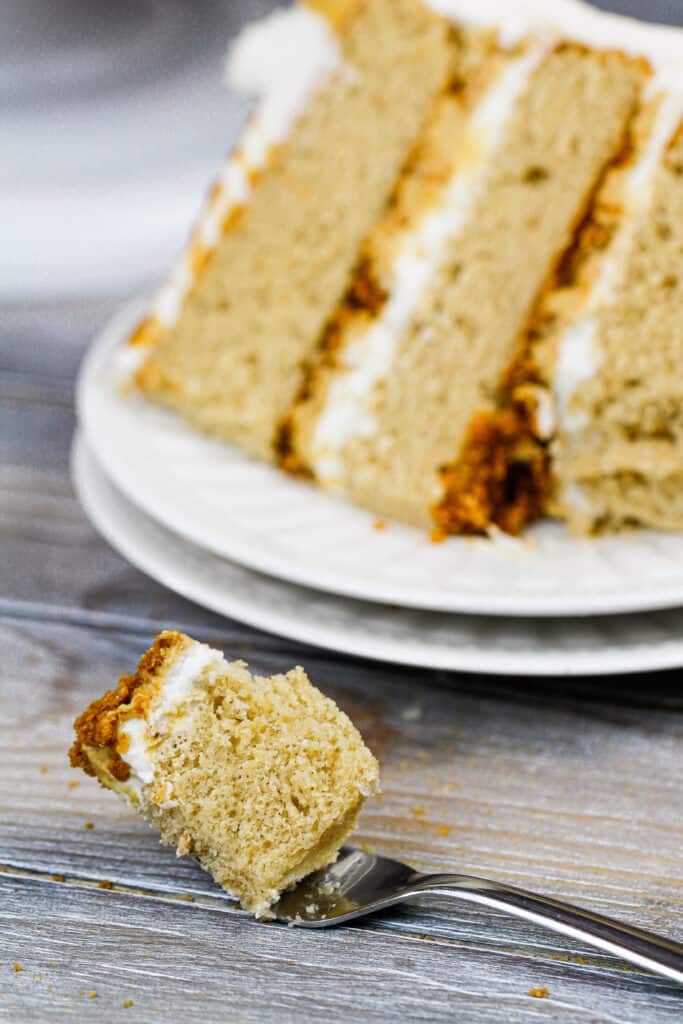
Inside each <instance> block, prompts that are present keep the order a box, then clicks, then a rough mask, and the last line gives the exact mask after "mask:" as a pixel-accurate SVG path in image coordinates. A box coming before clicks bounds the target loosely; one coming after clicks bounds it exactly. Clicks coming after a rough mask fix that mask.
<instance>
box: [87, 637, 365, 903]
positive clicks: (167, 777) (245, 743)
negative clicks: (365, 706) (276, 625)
mask: <svg viewBox="0 0 683 1024" xmlns="http://www.w3.org/2000/svg"><path fill="white" fill-rule="evenodd" d="M75 730H76V741H75V743H74V745H73V747H72V748H71V763H72V764H73V765H74V766H76V767H81V768H83V769H84V770H85V771H86V772H87V773H88V774H89V775H94V776H96V777H97V778H98V779H99V781H100V782H101V783H102V785H103V786H105V787H106V788H108V789H112V790H114V792H116V793H117V794H118V795H119V796H121V797H123V798H124V799H125V800H126V801H127V802H128V803H129V804H131V805H132V806H133V807H134V808H135V809H136V810H138V811H139V812H140V813H141V814H143V815H144V817H145V818H146V819H147V820H148V821H149V823H150V824H151V825H152V826H153V827H154V828H156V829H158V831H159V833H160V835H161V841H162V842H163V843H166V844H170V845H173V846H176V848H177V851H178V855H181V854H191V855H192V856H194V857H196V858H197V859H198V860H199V861H200V863H201V864H202V865H203V867H204V868H206V870H207V871H209V872H210V873H211V875H212V876H213V877H214V878H215V880H216V881H217V882H218V883H219V884H220V885H222V886H223V887H224V888H225V889H227V890H228V892H230V893H231V894H233V895H235V896H237V897H238V898H239V900H240V901H241V903H242V904H243V906H244V907H246V908H247V909H249V910H251V911H253V912H254V913H255V914H257V915H258V916H267V915H268V907H269V906H270V905H271V904H272V903H273V902H274V901H275V900H276V899H277V897H278V895H279V893H280V892H281V891H282V890H283V889H286V888H287V887H289V886H291V885H293V884H294V883H295V882H296V881H298V880H299V879H300V878H302V877H304V876H305V875H307V874H308V873H309V872H311V871H314V870H316V869H318V868H321V867H324V866H325V865H327V864H329V863H331V862H332V861H333V860H334V859H335V858H336V856H337V853H338V851H339V848H340V847H341V845H342V843H343V842H344V840H345V839H346V837H347V836H348V835H349V833H350V832H351V831H352V829H353V828H354V826H355V823H356V819H357V817H358V813H359V811H360V809H361V807H362V804H363V802H364V800H365V798H366V796H368V795H369V794H371V793H373V792H375V791H376V790H377V788H378V783H379V768H378V765H377V762H376V760H375V758H374V757H373V756H372V754H371V753H370V751H369V750H368V749H367V747H366V746H365V744H364V743H363V740H362V738H361V736H360V735H359V733H358V731H357V730H356V729H355V728H354V726H353V725H352V723H351V722H350V721H349V719H348V718H347V716H346V715H345V714H343V712H341V711H340V710H339V709H338V708H337V707H336V705H335V704H334V703H333V702H332V701H331V700H330V699H329V698H327V697H325V696H323V694H322V693H320V691H319V690H317V689H315V687H313V686H312V685H311V683H310V682H309V680H308V678H307V676H306V673H305V672H304V671H303V669H301V668H295V669H293V670H292V671H291V672H288V673H287V674H286V675H276V676H272V677H271V678H268V679H266V678H261V677H259V676H254V675H251V674H250V673H249V671H248V670H247V667H246V665H245V664H244V663H243V662H232V663H228V662H226V661H225V659H224V657H223V655H222V654H221V653H220V652H219V651H216V650H213V649H212V648H210V647H208V646H207V645H205V644H200V643H198V642H196V641H195V640H192V639H191V638H190V637H188V636H185V635H184V634H182V633H177V632H165V633H161V634H160V635H159V636H158V637H157V639H156V640H155V642H154V644H153V646H152V647H151V648H150V649H149V651H147V653H146V654H145V655H144V656H143V658H142V659H141V661H140V664H139V665H138V668H137V671H136V672H135V673H134V674H133V675H128V676H123V677H122V678H121V680H120V681H119V684H118V686H117V688H116V689H115V690H111V691H109V692H108V693H106V694H104V696H103V697H101V698H100V699H99V700H96V701H94V702H93V703H92V704H91V705H90V707H89V708H87V709H86V710H85V711H84V712H83V714H82V715H81V716H80V717H79V718H78V719H77V720H76V722H75Z"/></svg>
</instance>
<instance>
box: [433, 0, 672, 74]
mask: <svg viewBox="0 0 683 1024" xmlns="http://www.w3.org/2000/svg"><path fill="white" fill-rule="evenodd" d="M426 3H427V4H428V5H429V6H430V7H432V8H433V9H434V10H435V11H438V12H439V13H440V14H443V15H444V16H445V17H447V18H449V19H451V20H453V21H458V22H461V23H462V24H469V25H473V26H477V27H487V26H491V25H497V26H499V29H500V33H501V41H502V42H503V43H505V44H508V45H512V44H514V43H516V42H519V40H521V39H522V38H524V37H525V36H527V35H530V34H531V33H535V32H539V31H541V32H544V31H545V32H547V31H551V32H554V33H555V34H558V35H562V36H564V37H565V38H568V39H573V40H576V41H577V42H581V43H586V44H587V45H589V46H594V47H601V48H605V49H609V50H623V51H624V52H626V53H630V54H633V55H636V56H642V57H646V58H647V59H648V60H649V61H650V63H651V64H652V65H653V68H654V70H655V73H656V75H657V78H658V80H659V83H660V85H661V86H663V87H667V88H673V89H682V90H683V60H681V53H682V52H683V31H681V30H680V29H676V28H671V27H670V26H668V25H654V24H651V23H648V22H643V21H638V20H636V19H634V18H625V17H623V16H621V15H617V14H608V13H606V12H604V11H600V10H599V9H598V8H596V7H593V6H591V5H590V4H588V3H584V2H582V0H426Z"/></svg>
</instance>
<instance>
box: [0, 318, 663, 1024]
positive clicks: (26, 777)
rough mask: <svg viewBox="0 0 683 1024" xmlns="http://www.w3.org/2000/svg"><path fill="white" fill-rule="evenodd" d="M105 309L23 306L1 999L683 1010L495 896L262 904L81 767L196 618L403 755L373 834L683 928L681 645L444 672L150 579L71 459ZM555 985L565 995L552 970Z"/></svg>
mask: <svg viewBox="0 0 683 1024" xmlns="http://www.w3.org/2000/svg"><path fill="white" fill-rule="evenodd" d="M95 312H96V311H93V310H92V309H91V310H85V311H81V312H78V310H71V311H67V314H64V316H65V317H66V320H60V321H59V323H58V325H57V327H56V328H55V338H56V339H57V340H56V342H55V344H54V346H53V347H50V346H48V345H47V342H46V341H42V342H41V335H40V332H37V331H36V328H35V324H34V323H33V321H31V323H32V324H33V326H29V327H22V326H21V325H23V324H24V319H23V318H22V317H21V316H19V314H16V316H15V317H14V318H11V319H10V323H9V327H7V325H6V324H5V325H3V326H2V327H0V602H1V603H0V644H1V646H2V651H3V658H2V661H1V666H0V762H1V764H2V769H3V770H2V772H1V773H0V862H1V863H2V865H4V868H5V871H4V872H2V873H0V1020H2V1021H5V1020H6V1021H12V1022H13V1024H14V1022H20V1024H24V1022H27V1024H30V1022H33V1021H44V1020H48V1019H49V1020H61V1019H63V1018H64V1019H67V1018H69V1017H71V1018H73V1017H74V1015H75V1016H76V1017H77V1019H79V1020H90V1019H92V1020H102V1019H104V1020H107V1021H109V1020H112V1021H117V1020H119V1019H120V1020H125V1019H129V1018H128V1017H127V1014H128V1015H129V1014H130V1013H131V1012H134V1009H133V1008H128V1009H126V1008H124V1007H123V1006H122V1003H123V1001H124V1000H126V999H133V1000H134V1003H135V1009H136V1010H137V1011H138V1019H142V1020H144V1021H145V1022H147V1021H150V1022H156V1021H167V1020H168V1019H169V1007H172V1015H173V1017H174V1018H175V1017H181V1016H182V1017H185V1018H186V1019H187V1020H188V1021H192V1020H195V1019H197V1020H199V1019H201V1020H203V1021H214V1020H215V1021H217V1022H218V1021H224V1020H226V1019H230V1020H233V1019H234V1020H238V1021H241V1020H244V1021H252V1020H253V1021H269V1020H273V1021H275V1020H278V1021H289V1020H292V1021H293V1020H295V1019H297V1020H301V1019H305V1020H312V1021H317V1020H323V1019H329V1018H330V1017H331V1016H332V1017H336V1018H340V1017H343V1018H345V1019H349V1020H359V1021H361V1020H362V1021H389V1020H394V1019H397V1018H399V1019H400V1018H404V1019H410V1020H425V1021H442V1020H443V1021H446V1020H449V1021H450V1020H453V1021H458V1022H460V1021H463V1022H469V1021H472V1022H476V1024H478V1022H484V1021H494V1022H497V1021H501V1022H503V1021H506V1022H507V1021H513V1022H515V1021H520V1022H522V1024H526V1022H529V1024H531V1022H532V1021H538V1020H541V1019H547V1020H552V1021H559V1022H567V1024H568V1022H574V1021H586V1022H587V1021H605V1022H607V1021H609V1022H617V1021H618V1022H620V1024H621V1022H624V1024H650V1022H658V1021H662V1022H668V1021H679V1020H681V1019H683V992H681V991H680V990H679V989H677V988H676V986H675V985H673V984H670V983H668V982H666V981H662V980H658V979H653V978H650V977H649V976H647V975H646V974H644V973H642V972H639V971H637V970H634V969H626V968H624V966H623V965H622V964H620V963H619V962H618V961H616V960H614V959H612V958H610V957H606V956H600V955H596V954H594V953H592V952H591V951H589V950H588V949H585V948H580V947H577V946H575V945H573V944H572V943H571V942H570V941H569V940H564V939H562V938H560V937H557V936H553V935H550V934H548V933H545V932H542V931H540V930H537V929H534V928H531V927H529V926H528V925H526V924H523V923H522V922H519V921H510V920H507V919H506V918H503V917H500V916H498V915H495V914H493V913H491V912H488V911H485V910H483V909H478V908H475V907H469V906H465V905H463V906H462V907H457V908H448V907H447V906H446V904H444V903H443V902H441V901H436V902H434V903H431V904H430V905H429V906H424V907H419V908H418V907H403V908H400V909H397V910H394V911H392V912H391V913H388V914H385V915H382V916H381V917H377V918H374V919H372V920H371V921H368V922H365V923H363V924H359V925H355V926H349V927H343V928H340V929H338V930H336V931H333V932H327V933H306V932H297V931H296V930H287V929H284V928H280V927H278V926H265V925H260V924H257V923H255V922H253V921H251V920H250V919H249V918H248V917H247V916H246V915H244V914H243V913H242V912H241V911H239V910H238V909H237V908H236V906H235V904H234V903H233V902H232V901H231V900H230V899H228V898H227V897H225V896H224V894H222V893H221V891H220V890H218V889H217V887H216V886H215V885H214V884H213V883H212V882H211V880H210V879H209V878H208V877H207V876H206V875H205V874H204V873H203V872H202V871H201V870H200V869H199V868H198V867H197V866H196V865H195V864H194V863H193V862H191V861H188V860H186V859H182V860H178V859H177V858H176V857H175V855H174V852H173V851H172V850H168V849H164V848H161V847H160V846H159V845H158V843H157V841H156V837H155V836H154V834H153V833H152V832H151V831H150V830H149V829H148V828H147V826H145V825H144V824H143V823H142V822H139V821H137V820H136V819H135V818H134V817H133V816H131V814H130V813H129V811H128V810H127V809H126V808H125V807H124V806H123V805H122V804H120V803H119V802H118V801H117V800H116V799H115V798H114V797H113V795H112V794H109V793H106V792H104V791H103V790H101V789H99V787H98V786H97V785H96V784H95V783H94V782H92V781H91V780H88V779H86V778H85V777H84V776H79V775H78V774H77V773H75V772H72V770H71V769H70V768H69V767H68V764H67V761H66V749H67V747H68V744H69V742H70V731H71V721H72V719H73V717H74V716H75V714H76V713H78V712H79V711H80V710H81V709H82V707H83V706H84V705H85V703H86V702H87V701H89V700H90V699H91V698H92V697H93V696H95V695H96V694H99V693H101V692H102V690H104V689H105V688H107V687H109V686H110V685H111V684H112V682H113V681H114V680H115V678H116V677H117V675H118V674H119V673H121V672H123V671H127V670H129V669H130V667H131V666H132V665H133V664H134V662H135V661H136V659H137V658H138V656H139V654H140V653H141V651H142V650H143V649H144V648H145V646H146V645H147V644H148V643H149V641H150V639H151V637H152V636H153V634H154V633H155V632H156V631H157V630H158V629H159V628H160V627H161V626H166V625H170V624H173V625H177V626H180V627H181V628H184V629H186V630H188V631H189V632H191V633H194V634H195V635H197V636H198V637H199V638H201V639H203V640H207V641H209V642H211V643H213V644H215V645H217V646H222V647H224V649H225V650H226V651H227V652H228V653H229V654H230V655H235V656H241V657H245V658H246V659H247V660H249V661H250V663H251V664H252V666H253V667H254V668H256V669H257V670H259V671H264V672H269V671H274V670H281V669H283V668H287V667H289V666H291V665H293V664H295V663H299V662H301V663H303V664H305V665H306V667H307V668H308V669H309V671H310V674H311V676H312V678H313V679H314V680H315V681H316V682H317V683H318V685H319V686H321V687H322V688H323V689H324V690H325V691H326V692H328V693H330V694H331V695H332V696H334V697H335V698H336V699H337V700H338V702H339V703H340V705H341V706H342V707H343V708H344V709H345V710H347V711H348V712H349V713H350V714H351V716H352V717H353V718H354V719H355V721H356V722H357V723H358V725H359V727H360V728H361V730H362V731H363V732H364V734H365V735H366V737H367V739H368V741H369V743H370V745H371V746H372V747H373V749H374V750H375V752H376V753H377V754H378V755H379V757H380V759H381V761H382V765H383V783H384V793H383V795H382V797H381V799H380V800H377V801H374V802H373V803H371V804H370V805H369V806H368V807H367V810H366V812H365V814H364V816H363V819H362V822H361V827H360V830H359V839H360V840H362V841H364V842H367V843H370V844H371V845H373V846H374V847H376V848H377V849H378V850H379V851H381V852H385V853H388V854H389V855H395V856H399V857H401V858H403V859H406V860H408V861H410V862H412V863H414V864H415V865H416V866H417V867H421V868H426V869H437V868H438V869H449V868H453V869H458V870H467V871H471V872H473V873H479V874H482V875H489V876H491V877H494V878H500V879H503V880H507V881H510V882H512V883H516V884H520V885H524V886H527V887H530V888H536V889H539V890H541V891H544V892H546V893H548V894H551V895H557V896H564V897H567V898H569V899H572V900H574V901H575V902H577V903H580V904H584V905H586V906H589V907H591V908H594V909H597V910H601V911H602V912H604V913H612V914H615V915H617V916H619V917H622V918H623V919H625V920H628V921H631V922H634V923H638V924H641V925H643V926H645V927H650V928H653V929H656V930H659V931H661V932H663V933H667V934H670V935H672V936H675V937H677V938H679V939H681V938H683V813H682V812H683V797H682V795H681V794H682V792H683V789H682V787H681V782H682V781H683V780H682V774H683V769H682V765H683V760H682V757H681V753H682V750H683V692H682V688H681V675H680V673H660V674H656V675H651V676H647V677H628V678H626V679H601V680H590V679H588V680H578V679H573V680H535V681H528V680H514V679H506V680H500V679H495V678H485V677H472V676H465V675H458V674H454V673H443V672H425V673H420V672H417V671H415V670H410V669H402V668H394V667H391V666H384V665H379V664H374V663H366V662H363V661H361V660H357V659H351V658H343V657H339V656H336V655H333V654H327V653H325V652H321V651H315V650H311V649H306V648H302V646H301V645H298V644H293V643H290V642H288V641H285V640H280V639H277V638H274V637H269V636H265V635H264V634H261V633H258V632H257V631H254V630H251V629H249V628H246V627H243V626H241V625H239V624H236V623H232V622H229V621H226V620H224V619H221V618H220V617H218V616H215V615H212V614H210V613H208V612H205V611H204V610H203V609H201V608H198V607H197V606H195V605H193V604H191V603H190V602H187V601H184V600H183V599H182V598H179V597H178V596H176V595H174V594H171V593H170V592H168V591H166V590H165V589H164V588H163V587H161V586H159V585H157V584H155V583H153V582H152V581H150V580H147V579H146V578H145V577H144V576H143V575H142V574H140V573H138V572H137V571H136V570H134V569H132V568H131V567H129V566H127V565H126V564H125V563H124V562H123V561H122V559H121V558H119V557H118V556H117V555H116V554H115V553H114V552H113V551H111V550H110V549H109V548H108V547H107V546H106V545H105V544H104V543H103V542H102V541H101V540H100V539H99V538H98V537H97V535H96V534H95V533H94V531H93V530H92V528H91V527H90V526H89V524H88V523H87V521H86V520H85V518H84V516H83V514H82V513H81V511H80V509H79V507H78V504H77V502H76V500H75V498H74V495H73V492H72V490H71V486H70V483H69V479H68V447H69V441H70V437H71V432H72V429H73V425H74V417H73V410H72V390H73V373H74V369H75V366H76V364H77V360H78V354H79V352H80V351H81V348H82V345H83V343H84V341H85V339H86V338H87V336H88V335H89V333H90V330H91V329H92V328H93V327H94V326H95V320H96V317H95ZM17 325H19V326H17ZM7 331H9V335H11V339H10V343H9V344H8V345H7V346H4V345H3V344H1V342H2V340H3V338H4V335H5V333H6V332H7ZM31 331H34V332H35V333H34V334H33V335H32V334H31ZM48 333H49V332H47V331H46V332H45V333H44V338H45V339H46V338H47V336H48ZM29 336H32V337H35V338H37V342H36V344H34V345H33V346H29V345H27V344H25V343H24V338H25V337H29ZM36 345H38V346H39V347H43V346H44V352H45V355H44V358H42V359H41V358H39V356H38V355H37V353H36ZM73 782H76V783H77V785H76V786H72V785H70V783H73ZM88 822H90V823H92V825H93V827H92V828H86V823H88ZM53 876H57V877H58V878H64V879H65V881H56V880H55V879H54V877H53ZM102 880H107V881H108V882H110V883H112V885H113V886H114V888H113V889H101V888H98V885H97V883H98V882H99V881H102ZM190 897H191V901H190V899H189V898H190ZM290 961H294V963H291V962H290ZM14 962H16V963H18V964H20V965H21V966H22V967H23V968H25V969H24V970H22V971H19V972H15V971H14V970H13V968H12V963H14ZM48 986H50V990H49V991H48ZM542 986H545V987H547V988H548V990H549V997H548V998H547V999H544V1000H542V999H534V998H532V997H530V996H529V995H528V992H529V989H530V988H532V987H542ZM81 989H82V990H83V995H79V992H80V990H81ZM90 991H96V992H97V996H96V997H95V998H93V999H92V1000H90V999H88V995H87V994H88V992H90ZM65 997H66V998H65Z"/></svg>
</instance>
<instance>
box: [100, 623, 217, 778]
mask: <svg viewBox="0 0 683 1024" xmlns="http://www.w3.org/2000/svg"><path fill="white" fill-rule="evenodd" d="M222 662H223V655H222V654H221V652H220V651H215V650H213V648H211V647H207V646H206V645H205V644H200V643H193V644H192V646H191V647H188V648H187V650H186V651H185V652H184V653H183V654H181V656H180V657H179V658H177V659H176V660H175V662H174V663H173V665H172V666H171V668H170V669H169V670H168V672H167V673H166V675H165V676H164V677H163V679H162V682H161V687H160V689H159V692H158V694H157V695H156V697H155V699H154V700H153V701H152V702H151V703H150V706H149V710H148V714H147V717H146V718H141V717H133V718H129V719H127V720H126V721H125V722H124V723H123V724H122V725H121V726H120V728H119V733H120V734H122V735H123V736H126V737H127V739H128V748H127V750H126V751H125V752H124V753H122V754H121V757H122V758H123V760H124V761H125V762H126V763H127V764H128V765H129V766H130V769H131V776H130V778H129V779H128V780H127V784H128V785H129V786H130V787H131V788H132V789H133V790H134V791H135V792H136V793H138V794H139V792H140V788H141V786H143V785H149V783H151V782H152V781H153V780H154V760H153V757H152V756H151V751H152V749H153V747H154V745H155V742H156V741H157V740H158V738H159V737H160V736H163V735H166V734H168V733H169V732H171V731H172V728H173V721H172V717H173V716H175V715H176V714H177V713H178V711H179V710H180V708H181V706H182V705H183V704H184V703H185V702H186V701H187V699H188V697H189V696H190V693H191V691H192V689H193V687H194V686H195V684H196V683H197V680H198V679H199V678H200V677H201V676H202V675H203V674H204V672H206V670H207V669H209V668H218V667H219V666H220V665H221V664H222Z"/></svg>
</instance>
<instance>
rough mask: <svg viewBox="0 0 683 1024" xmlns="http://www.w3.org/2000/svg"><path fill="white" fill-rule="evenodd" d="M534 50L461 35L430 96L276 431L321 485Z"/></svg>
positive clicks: (450, 230) (469, 197)
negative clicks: (512, 50)
mask: <svg viewBox="0 0 683 1024" xmlns="http://www.w3.org/2000/svg"><path fill="white" fill-rule="evenodd" d="M545 49H546V47H545V46H544V45H543V44H539V45H536V46H532V47H529V48H528V50H527V51H526V52H522V53H520V54H516V55H514V56H513V55H510V54H506V53H505V52H504V51H502V50H501V49H500V48H499V47H498V46H496V44H495V40H494V37H492V36H491V35H490V34H485V33H477V34H469V33H468V34H464V35H463V36H462V38H461V42H460V48H459V59H458V62H457V71H456V74H455V76H454V77H453V78H452V79H451V80H450V81H449V82H447V83H446V87H445V89H444V91H443V93H442V94H441V95H440V96H439V97H438V99H437V101H436V102H435V104H434V106H433V108H432V111H431V114H430V116H429V118H428V119H427V122H426V124H425V127H424V130H423V132H422V134H421V136H420V137H419V138H418V139H417V141H416V143H415V146H414V148H413V151H412V153H411V157H410V159H409V161H408V162H407V164H406V165H405V167H404V168H403V172H402V174H401V177H400V179H399V181H398V183H397V186H396V188H395V190H394V193H393V195H392V197H391V201H390V203H389V206H388V209H387V211H386V212H385V215H384V216H383V217H382V218H381V219H380V221H379V222H378V223H377V225H375V227H374V228H373V230H372V232H371V233H370V235H369V237H368V238H367V239H366V241H365V243H364V245H363V249H362V251H361V255H360V258H359V260H358V264H357V267H356V270H355V272H354V275H353V277H352V280H351V284H350V287H349V289H348V291H347V294H346V296H345V297H344V300H343V301H342V303H341V304H340V306H339V307H338V309H337V310H336V312H335V314H334V316H333V317H332V319H331V320H330V321H329V323H328V324H327V326H326V329H325V332H324V334H323V337H322V339H321V343H320V345H319V351H318V354H317V357H316V358H315V359H313V360H312V361H311V363H310V366H309V368H308V373H307V378H306V381H305V384H304V387H303V389H302V392H301V393H300V395H299V396H298V398H297V402H296V404H295V406H294V408H293V409H292V411H291V414H290V416H289V418H288V420H287V422H286V431H285V433H284V435H283V437H282V438H281V452H282V454H283V456H284V460H283V461H284V464H285V465H286V466H287V467H288V468H290V469H298V470H299V471H302V470H303V471H304V472H306V473H307V474H310V475H313V476H314V477H315V478H316V479H317V481H318V482H319V483H322V484H324V485H325V486H326V487H329V488H333V489H338V490H343V489H344V488H345V486H346V484H347V481H346V464H345V459H344V452H345V449H346V448H347V447H348V446H349V444H350V443H351V441H352V440H353V439H354V438H358V437H363V436H366V435H367V434H369V433H372V431H373V427H374V419H373V393H374V388H375V386H376V385H377V384H378V383H381V381H382V380H383V379H384V378H385V377H386V376H387V375H388V374H389V373H391V371H392V367H393V362H394V359H395V356H396V351H397V347H398V344H399V342H400V338H401V334H402V332H403V331H404V330H405V328H406V327H407V326H408V324H409V322H410V320H411V317H412V316H413V315H414V313H415V311H416V308H417V306H418V305H419V303H420V300H421V298H422V296H423V294H424V292H425V291H426V290H427V289H428V288H429V287H430V286H431V284H432V280H433V277H434V275H435V273H436V271H437V269H438V265H439V260H440V258H441V254H442V252H443V249H444V247H445V246H446V245H447V243H448V241H449V238H450V237H451V236H452V235H453V234H455V233H456V232H457V231H458V229H459V227H460V225H461V224H462V223H463V221H464V219H465V218H466V217H467V216H468V213H469V209H470V207H471V206H472V203H473V202H474V199H475V197H476V194H477V191H478V189H479V188H480V186H481V181H482V177H483V172H484V170H485V165H486V163H487V161H489V162H490V161H491V160H492V159H493V157H494V154H495V149H496V146H497V143H498V141H499V138H500V136H501V134H502V132H503V131H504V129H505V122H506V117H507V115H508V113H509V111H510V109H511V108H512V105H513V104H514V102H515V98H516V96H517V95H518V94H519V92H520V91H521V90H522V89H523V88H524V86H525V83H526V81H527V80H528V77H529V76H530V74H531V72H532V70H533V67H534V66H535V64H537V63H538V61H539V60H540V56H541V54H542V52H543V51H544V50H545Z"/></svg>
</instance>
